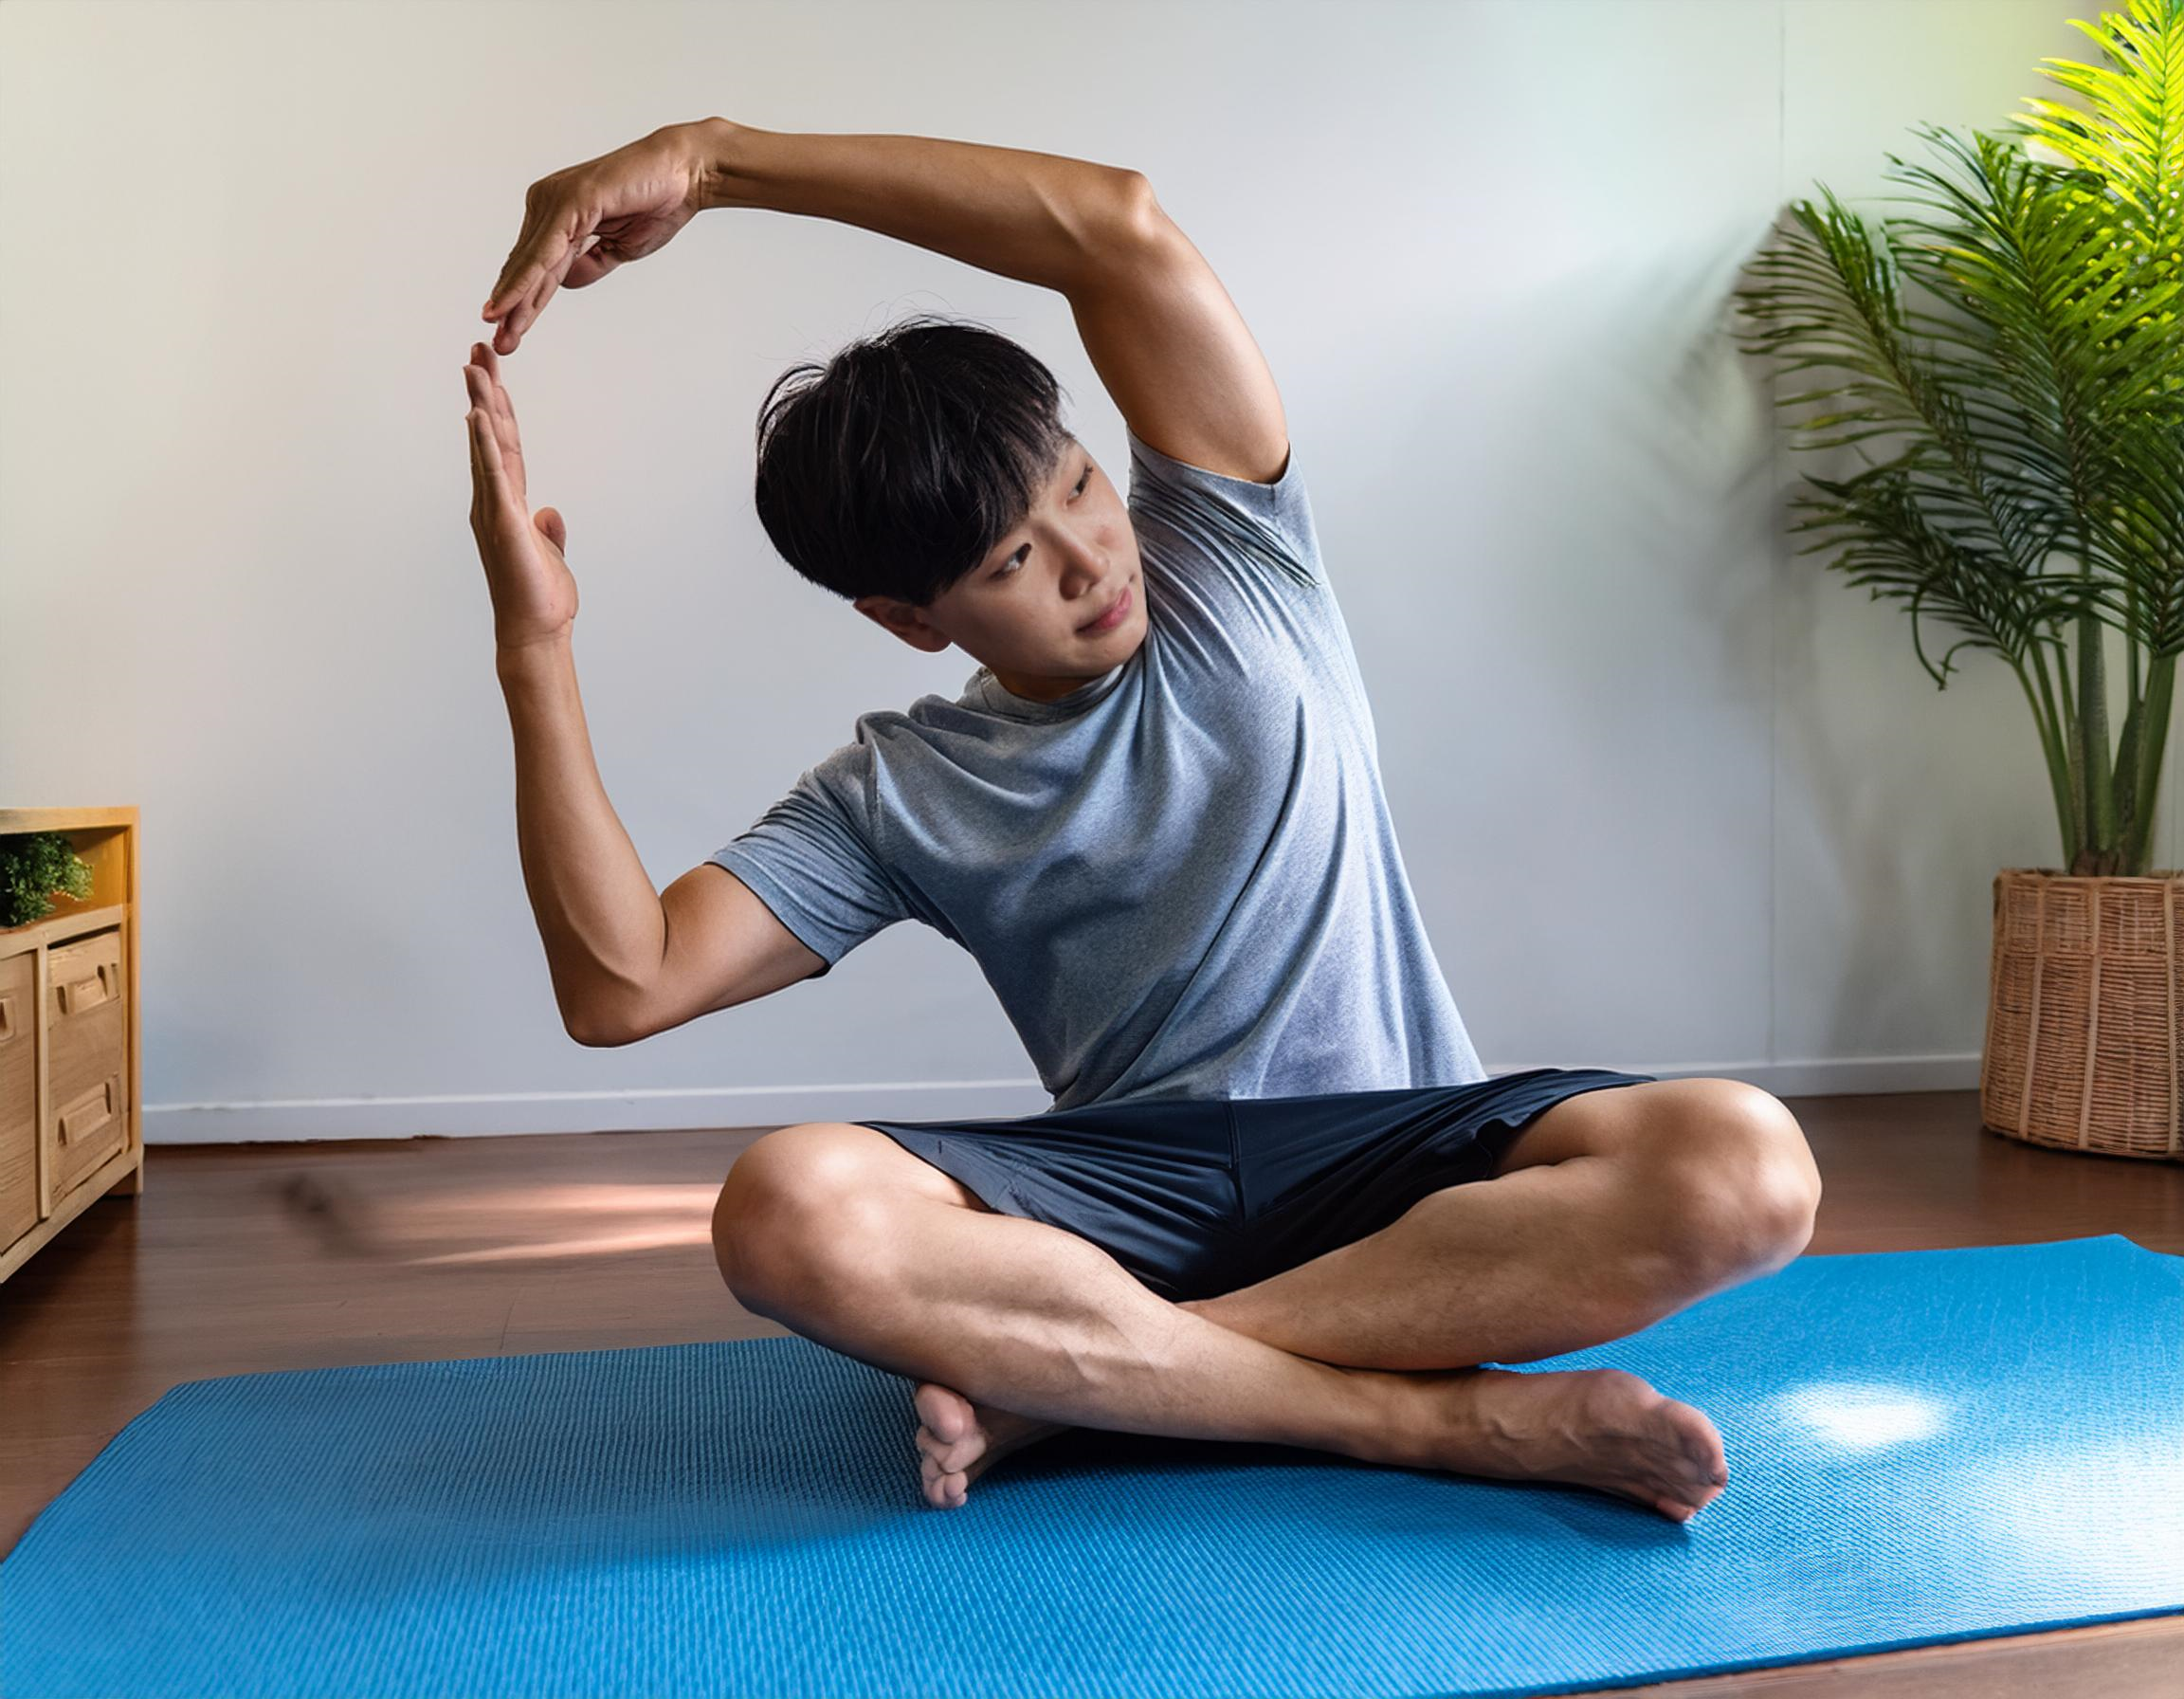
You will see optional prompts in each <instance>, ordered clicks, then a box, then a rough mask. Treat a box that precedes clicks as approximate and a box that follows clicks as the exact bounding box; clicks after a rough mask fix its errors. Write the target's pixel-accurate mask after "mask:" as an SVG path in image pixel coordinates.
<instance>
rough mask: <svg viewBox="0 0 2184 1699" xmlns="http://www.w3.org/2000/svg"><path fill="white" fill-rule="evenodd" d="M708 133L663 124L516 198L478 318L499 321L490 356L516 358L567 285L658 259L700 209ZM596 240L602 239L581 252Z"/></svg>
mask: <svg viewBox="0 0 2184 1699" xmlns="http://www.w3.org/2000/svg"><path fill="white" fill-rule="evenodd" d="M708 121H713V120H708ZM705 129H706V126H705V124H703V123H696V124H668V125H666V126H664V128H662V129H658V130H655V131H653V132H652V134H651V135H649V136H646V137H642V138H640V139H639V140H636V141H633V142H630V143H629V144H628V146H627V147H620V148H616V149H615V150H614V151H613V152H612V153H611V154H602V155H600V156H599V157H598V158H596V159H588V160H586V161H585V162H584V163H583V164H581V165H572V166H570V167H569V168H568V169H566V170H564V171H557V172H555V174H553V175H552V176H548V177H541V178H539V179H538V181H537V182H536V183H534V184H532V185H531V187H530V189H529V190H528V191H527V192H526V193H525V195H524V197H523V232H522V234H521V235H519V236H518V237H517V239H516V246H515V247H514V248H512V249H511V250H510V251H509V254H508V261H507V264H506V265H502V266H501V276H500V277H499V279H498V280H497V281H496V282H495V283H494V284H493V293H492V294H491V295H490V296H488V297H487V298H486V301H485V306H484V310H483V312H482V318H484V319H485V320H487V321H488V322H491V321H492V320H500V324H501V328H500V329H499V330H498V331H496V332H495V333H494V335H493V350H494V352H495V353H497V354H514V353H515V352H516V350H517V347H518V346H519V344H520V343H521V342H522V340H523V335H524V333H525V332H526V331H528V330H529V329H530V328H531V326H532V324H533V322H534V321H536V320H537V317H538V315H539V314H540V313H542V312H544V311H545V310H546V303H547V302H548V301H552V300H553V299H554V292H555V290H556V289H558V288H560V287H561V286H562V285H563V284H564V283H566V284H567V285H568V286H569V287H570V288H572V289H581V288H583V287H584V285H585V284H587V283H596V282H598V280H599V279H601V278H603V277H605V276H606V275H607V274H608V273H609V272H610V271H612V270H613V269H614V268H615V266H617V265H621V264H622V263H623V262H624V261H625V260H641V259H643V258H644V257H645V256H646V254H649V253H655V252H657V251H658V250H659V249H661V248H663V247H666V246H667V243H668V242H669V240H670V239H671V238H672V237H673V236H674V234H675V232H676V231H677V230H680V229H681V228H683V226H684V225H686V224H688V223H689V222H690V220H691V219H692V218H694V217H696V216H697V214H698V213H699V212H700V211H701V210H703V208H704V205H705V201H704V182H705V173H706V169H707V163H708V161H709V159H710V158H711V156H712V155H711V153H710V151H709V149H708V147H707V145H706V142H705V139H704V137H705ZM594 233H596V234H597V236H598V238H599V240H598V241H597V242H596V243H595V244H594V245H593V246H592V247H585V246H584V244H585V243H586V242H587V241H589V240H590V239H591V237H592V235H593V234H594Z"/></svg>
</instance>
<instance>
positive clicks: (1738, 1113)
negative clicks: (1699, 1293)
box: [1654, 1080, 1821, 1278]
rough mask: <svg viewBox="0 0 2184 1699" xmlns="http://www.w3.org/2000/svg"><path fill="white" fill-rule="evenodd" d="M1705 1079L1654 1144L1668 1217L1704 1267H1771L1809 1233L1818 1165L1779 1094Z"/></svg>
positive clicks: (1792, 1253) (1747, 1271)
mask: <svg viewBox="0 0 2184 1699" xmlns="http://www.w3.org/2000/svg"><path fill="white" fill-rule="evenodd" d="M1684 1084H1686V1085H1693V1086H1696V1085H1700V1084H1702V1082H1699V1081H1686V1082H1684ZM1703 1084H1704V1085H1705V1086H1706V1087H1709V1089H1707V1090H1706V1091H1705V1092H1704V1093H1703V1095H1702V1097H1701V1099H1700V1101H1699V1103H1698V1104H1697V1105H1693V1106H1692V1108H1693V1109H1694V1110H1695V1112H1692V1111H1691V1110H1687V1111H1686V1113H1685V1114H1684V1115H1683V1117H1682V1118H1681V1119H1680V1120H1679V1122H1678V1124H1677V1125H1676V1126H1675V1127H1674V1128H1673V1129H1672V1136H1670V1137H1667V1138H1665V1139H1664V1140H1663V1141H1662V1142H1661V1143H1660V1144H1659V1146H1657V1151H1658V1160H1657V1162H1656V1165H1655V1170H1654V1172H1655V1178H1656V1179H1657V1180H1658V1181H1659V1183H1660V1184H1661V1185H1662V1186H1663V1187H1664V1188H1665V1192H1666V1197H1665V1210H1666V1212H1667V1215H1668V1218H1669V1219H1670V1220H1671V1221H1672V1223H1673V1226H1674V1229H1675V1232H1676V1234H1677V1238H1678V1241H1679V1243H1680V1244H1681V1245H1682V1246H1683V1249H1684V1251H1686V1253H1687V1254H1689V1255H1690V1256H1692V1257H1694V1258H1696V1259H1698V1260H1700V1261H1702V1262H1704V1263H1706V1264H1707V1265H1708V1266H1709V1267H1710V1268H1715V1269H1719V1270H1723V1271H1731V1272H1734V1273H1736V1274H1738V1275H1739V1276H1741V1277H1744V1278H1749V1277H1751V1276H1753V1275H1755V1274H1759V1273H1771V1272H1773V1271H1774V1270H1776V1269H1779V1268H1782V1267H1783V1266H1784V1265H1786V1264H1788V1263H1789V1262H1791V1261H1792V1260H1793V1258H1795V1257H1796V1256H1797V1254H1798V1253H1799V1252H1800V1251H1803V1250H1804V1249H1805V1247H1806V1246H1807V1245H1808V1244H1810V1243H1811V1239H1812V1229H1813V1223H1814V1220H1815V1217H1816V1216H1817V1215H1818V1212H1819V1207H1820V1191H1821V1187H1820V1169H1819V1166H1818V1164H1817V1163H1815V1162H1814V1161H1813V1160H1812V1151H1811V1146H1810V1145H1809V1144H1808V1143H1807V1142H1806V1140H1805V1132H1804V1129H1803V1128H1802V1127H1800V1126H1799V1125H1798V1124H1797V1120H1796V1117H1795V1116H1793V1115H1792V1114H1791V1112H1790V1110H1789V1108H1788V1107H1787V1106H1786V1105H1784V1104H1783V1103H1782V1102H1781V1100H1780V1099H1778V1098H1776V1097H1774V1096H1773V1095H1772V1094H1770V1093H1768V1092H1766V1091H1762V1090H1760V1089H1759V1088H1758V1087H1756V1086H1747V1085H1744V1084H1743V1083H1742V1082H1740V1081H1737V1080H1712V1081H1706V1082H1703Z"/></svg>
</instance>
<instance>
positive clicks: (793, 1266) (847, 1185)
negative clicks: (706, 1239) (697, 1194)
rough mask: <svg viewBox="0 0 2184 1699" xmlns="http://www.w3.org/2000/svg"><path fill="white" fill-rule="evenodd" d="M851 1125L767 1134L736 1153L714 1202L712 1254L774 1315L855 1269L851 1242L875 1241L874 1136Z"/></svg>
mask: <svg viewBox="0 0 2184 1699" xmlns="http://www.w3.org/2000/svg"><path fill="white" fill-rule="evenodd" d="M884 1137H885V1135H884V1134H880V1133H874V1132H873V1131H872V1130H871V1129H870V1128H868V1127H859V1126H853V1125H850V1124H846V1123H842V1122H830V1121H814V1122H804V1123H801V1124H797V1125H795V1126H785V1127H781V1128H779V1129H777V1130H776V1131H774V1132H771V1133H768V1134H767V1135H766V1136H765V1137H764V1138H762V1139H760V1140H758V1141H757V1142H755V1144H753V1145H752V1146H751V1147H750V1148H749V1149H748V1150H746V1151H744V1152H743V1154H742V1155H741V1156H739V1157H737V1159H736V1160H735V1162H734V1163H733V1164H732V1165H731V1166H730V1168H729V1170H728V1178H727V1179H726V1181H725V1182H724V1183H723V1184H722V1185H721V1187H720V1196H719V1199H718V1200H717V1201H716V1202H715V1203H714V1206H713V1255H714V1259H715V1261H717V1262H718V1263H719V1267H720V1275H721V1278H722V1279H723V1280H725V1281H726V1282H727V1283H728V1289H729V1290H730V1291H731V1292H733V1293H734V1294H735V1297H736V1301H737V1303H738V1304H740V1305H742V1306H744V1307H745V1308H746V1309H750V1310H755V1311H756V1312H757V1313H759V1314H761V1315H773V1314H774V1312H775V1310H776V1309H778V1308H779V1307H781V1306H784V1305H788V1304H794V1303H800V1302H804V1301H807V1300H809V1299H810V1297H811V1296H813V1295H814V1294H816V1293H817V1292H820V1291H823V1290H827V1289H830V1288H834V1287H836V1286H838V1285H840V1284H841V1283H842V1282H843V1281H844V1280H845V1279H846V1278H848V1277H850V1276H851V1274H852V1273H853V1271H854V1268H855V1265H856V1261H857V1259H856V1258H855V1257H854V1256H853V1255H852V1254H851V1248H852V1247H854V1246H857V1245H859V1244H866V1245H868V1244H869V1242H870V1235H869V1234H866V1233H861V1232H860V1231H859V1230H858V1227H857V1223H858V1221H859V1219H860V1217H861V1216H862V1215H863V1214H864V1213H865V1208H866V1197H867V1187H866V1184H865V1181H866V1179H867V1162H866V1160H865V1152H866V1144H865V1141H867V1140H870V1139H873V1138H884Z"/></svg>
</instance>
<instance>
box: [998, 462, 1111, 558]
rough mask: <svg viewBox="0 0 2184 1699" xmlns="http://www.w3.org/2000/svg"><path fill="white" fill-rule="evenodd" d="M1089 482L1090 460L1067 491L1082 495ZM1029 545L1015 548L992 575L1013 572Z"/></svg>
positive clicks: (1090, 475) (1090, 480)
mask: <svg viewBox="0 0 2184 1699" xmlns="http://www.w3.org/2000/svg"><path fill="white" fill-rule="evenodd" d="M1091 482H1092V463H1091V462H1090V461H1086V462H1085V463H1084V476H1083V477H1082V478H1080V479H1078V480H1077V487H1076V488H1075V489H1073V490H1071V491H1070V492H1069V493H1070V494H1071V495H1073V496H1081V495H1083V493H1084V487H1085V485H1086V484H1090V483H1091ZM1030 546H1031V545H1030V544H1029V543H1026V544H1025V545H1024V548H1023V549H1019V550H1017V551H1016V553H1015V554H1014V555H1011V556H1010V557H1009V559H1008V561H1007V562H1006V563H1005V564H1003V565H1001V566H998V567H996V568H995V569H994V571H993V575H994V576H995V577H996V578H1006V577H1008V576H1009V575H1010V574H1011V573H1013V572H1014V571H1015V570H1016V569H1017V568H1018V567H1020V566H1022V565H1023V564H1024V551H1025V549H1028V548H1029V547H1030Z"/></svg>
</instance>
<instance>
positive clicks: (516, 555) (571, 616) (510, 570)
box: [463, 342, 576, 655]
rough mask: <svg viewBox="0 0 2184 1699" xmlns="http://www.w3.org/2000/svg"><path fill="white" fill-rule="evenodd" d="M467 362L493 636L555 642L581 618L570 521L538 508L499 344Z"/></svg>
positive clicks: (478, 525)
mask: <svg viewBox="0 0 2184 1699" xmlns="http://www.w3.org/2000/svg"><path fill="white" fill-rule="evenodd" d="M470 352H471V354H472V356H474V357H473V359H472V360H471V363H470V364H469V365H467V366H464V368H463V378H464V384H465V385H466V386H467V387H468V389H469V391H470V412H469V416H468V418H467V420H466V421H465V423H466V424H467V425H468V427H469V433H470V533H471V535H472V536H473V537H475V538H476V539H478V557H479V558H480V559H481V560H482V561H483V562H484V564H485V587H486V589H487V590H488V591H489V592H490V593H491V594H492V597H493V641H494V644H495V646H496V647H497V648H498V649H499V650H500V651H501V653H502V654H504V655H505V654H509V653H511V652H513V651H515V650H518V649H529V648H531V647H532V646H534V645H536V644H539V643H547V642H554V641H556V640H558V639H561V638H563V637H566V636H567V635H568V633H569V629H570V627H571V626H572V625H573V624H574V623H575V619H576V578H575V575H574V574H573V573H572V572H570V570H569V562H568V561H567V559H565V558H564V557H563V556H562V553H561V546H562V544H564V543H566V542H567V541H568V540H569V528H568V526H566V525H565V524H563V523H562V521H561V515H560V514H559V513H558V512H557V511H555V509H554V508H551V507H541V508H540V509H539V510H538V511H537V514H533V513H532V511H531V509H530V507H529V505H528V503H529V502H530V499H531V495H530V489H529V487H528V481H527V479H526V478H525V475H524V470H523V443H522V439H521V438H520V437H519V435H518V434H517V431H516V409H515V406H514V404H512V403H511V402H510V401H509V399H508V391H507V389H506V388H505V387H504V386H503V385H502V383H501V365H500V361H499V360H498V359H496V358H495V356H494V354H493V351H492V350H491V349H490V348H487V347H486V346H485V345H484V344H483V343H482V342H473V343H472V344H471V345H470Z"/></svg>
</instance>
